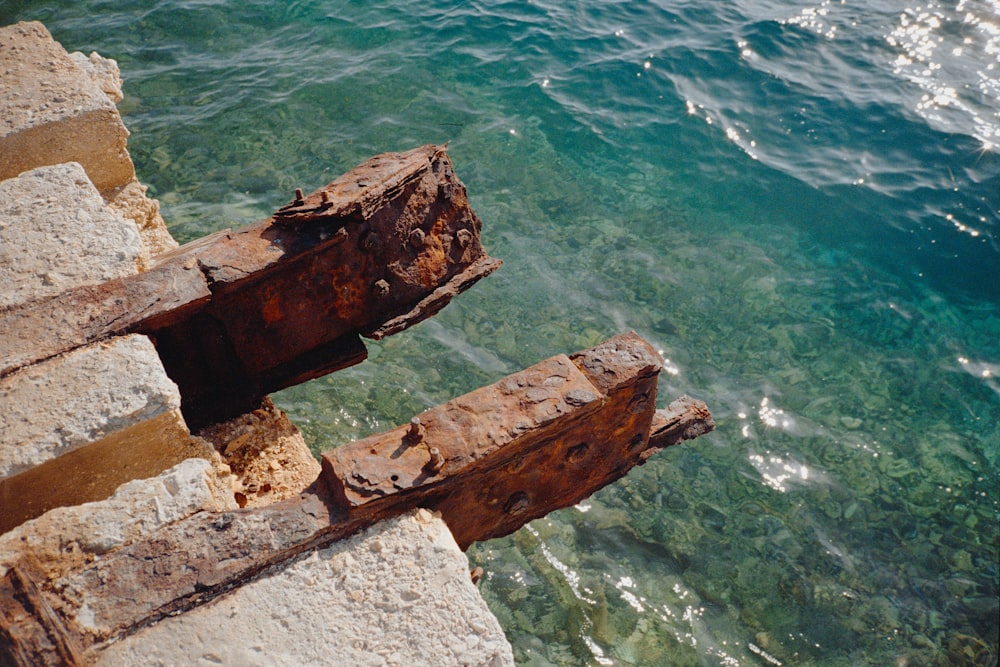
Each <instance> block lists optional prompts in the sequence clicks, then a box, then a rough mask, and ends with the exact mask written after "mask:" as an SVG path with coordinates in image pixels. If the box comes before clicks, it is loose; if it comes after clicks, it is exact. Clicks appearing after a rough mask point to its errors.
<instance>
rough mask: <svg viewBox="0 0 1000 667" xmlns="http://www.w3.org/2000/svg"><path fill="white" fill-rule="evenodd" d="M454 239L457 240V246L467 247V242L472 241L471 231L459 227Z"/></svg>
mask: <svg viewBox="0 0 1000 667" xmlns="http://www.w3.org/2000/svg"><path fill="white" fill-rule="evenodd" d="M455 240H456V241H457V242H458V247H459V248H468V247H469V244H470V243H472V232H470V231H469V230H468V229H460V230H458V233H457V234H456V235H455Z"/></svg>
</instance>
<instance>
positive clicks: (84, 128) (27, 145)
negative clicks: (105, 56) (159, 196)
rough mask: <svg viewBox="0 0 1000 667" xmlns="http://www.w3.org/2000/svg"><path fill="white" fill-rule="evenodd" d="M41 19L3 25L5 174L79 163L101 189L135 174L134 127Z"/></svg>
mask: <svg viewBox="0 0 1000 667" xmlns="http://www.w3.org/2000/svg"><path fill="white" fill-rule="evenodd" d="M104 81H106V77H96V78H95V77H94V76H90V75H88V72H87V71H85V70H84V69H82V68H81V67H80V65H78V64H77V63H76V62H75V61H74V60H73V59H72V58H70V57H69V54H68V53H66V50H65V49H64V48H63V47H62V46H61V45H60V44H59V43H57V42H56V41H54V40H53V39H52V35H50V34H49V31H48V30H46V29H45V26H43V25H42V24H41V23H37V22H30V23H28V22H25V23H18V24H15V25H12V26H7V27H6V28H2V29H0V101H2V104H0V179H2V178H12V177H14V176H17V175H18V174H20V173H21V172H22V171H27V170H28V169H33V168H35V167H38V166H41V165H46V164H60V163H62V162H79V163H80V164H82V165H83V167H84V169H86V170H87V174H88V175H89V176H90V180H91V181H93V183H94V185H95V186H97V189H98V190H100V191H102V192H103V191H105V190H112V189H114V188H117V187H120V186H122V185H124V184H126V183H128V182H129V181H131V180H133V178H135V169H134V168H133V166H132V160H131V158H130V157H129V155H128V151H127V150H126V148H125V144H126V141H127V139H128V130H126V129H125V125H124V124H122V120H121V117H120V116H119V115H118V109H117V108H116V107H115V105H114V102H112V100H111V98H109V97H108V95H107V94H106V93H105V92H104V89H103V85H102V84H103V83H104Z"/></svg>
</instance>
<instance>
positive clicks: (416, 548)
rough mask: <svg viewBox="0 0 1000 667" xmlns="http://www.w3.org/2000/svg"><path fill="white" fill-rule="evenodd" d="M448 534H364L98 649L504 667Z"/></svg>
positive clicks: (129, 655) (284, 661)
mask: <svg viewBox="0 0 1000 667" xmlns="http://www.w3.org/2000/svg"><path fill="white" fill-rule="evenodd" d="M468 568H469V564H468V560H467V559H466V557H465V554H464V553H462V551H460V550H459V549H458V546H457V545H456V544H455V540H454V538H453V537H452V536H451V533H450V532H449V531H448V527H447V526H446V525H445V524H444V522H443V521H441V519H440V518H439V517H436V516H435V515H433V514H431V513H430V512H428V511H427V510H416V511H415V512H411V513H409V514H406V515H403V516H400V517H396V518H393V519H390V520H387V521H385V522H383V523H380V524H379V525H377V526H373V527H372V528H369V529H368V530H365V531H363V532H362V533H360V534H358V535H356V536H355V537H352V538H350V539H347V540H343V541H341V542H338V543H336V544H334V545H333V546H331V547H328V548H326V549H322V550H319V551H315V552H313V553H311V554H310V555H308V556H307V557H305V558H304V559H302V560H299V561H298V562H295V563H294V564H291V565H289V566H287V567H285V568H284V569H282V570H280V571H277V572H274V573H271V574H269V575H267V576H265V577H262V578H261V579H258V580H257V581H254V582H251V583H248V584H246V585H244V586H242V587H241V588H238V589H236V590H234V591H232V592H230V593H228V594H226V595H225V596H223V597H221V598H218V599H216V600H215V601H213V602H211V603H209V604H207V605H204V606H202V607H198V608H196V609H193V610H191V611H188V612H187V613H185V614H182V615H180V616H176V617H170V618H166V619H163V620H161V621H160V622H159V623H157V624H156V625H153V626H151V627H149V628H146V629H144V630H142V631H140V632H138V633H136V634H134V635H132V636H130V637H127V638H126V639H123V640H121V641H119V642H118V643H116V644H111V645H110V646H108V647H107V648H106V649H105V650H104V651H103V652H102V653H101V654H100V655H99V657H98V659H97V664H99V665H103V666H111V665H114V666H116V667H118V666H122V665H143V666H145V665H240V666H248V667H249V666H252V665H260V666H269V667H270V666H273V665H338V666H339V665H352V666H357V667H367V666H372V667H375V666H379V667H381V666H388V665H406V666H408V667H409V666H420V665H427V666H429V667H430V666H433V667H447V666H450V665H475V666H487V667H501V666H504V665H513V664H514V660H513V654H512V651H511V648H510V644H509V643H508V642H507V639H506V638H505V637H504V635H503V631H502V630H501V629H500V626H499V623H498V622H497V620H496V618H494V617H493V615H492V614H491V613H490V612H489V610H488V609H487V607H486V603H485V602H484V601H483V599H482V598H481V597H480V596H479V593H478V591H477V590H476V588H475V586H474V585H473V584H472V581H471V579H470V578H469V569H468Z"/></svg>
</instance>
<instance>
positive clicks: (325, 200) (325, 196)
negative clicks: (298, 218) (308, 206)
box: [319, 190, 330, 204]
mask: <svg viewBox="0 0 1000 667" xmlns="http://www.w3.org/2000/svg"><path fill="white" fill-rule="evenodd" d="M319 199H320V201H321V202H323V203H324V204H329V203H330V193H329V192H327V191H326V190H323V192H321V193H319Z"/></svg>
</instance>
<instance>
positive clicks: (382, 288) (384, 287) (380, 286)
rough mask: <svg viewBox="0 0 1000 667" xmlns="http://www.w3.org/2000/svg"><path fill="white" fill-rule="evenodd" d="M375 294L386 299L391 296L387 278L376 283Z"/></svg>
mask: <svg viewBox="0 0 1000 667" xmlns="http://www.w3.org/2000/svg"><path fill="white" fill-rule="evenodd" d="M375 296H377V297H379V298H381V299H384V298H385V297H387V296H389V283H388V282H387V281H385V280H379V281H378V282H376V283H375Z"/></svg>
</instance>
